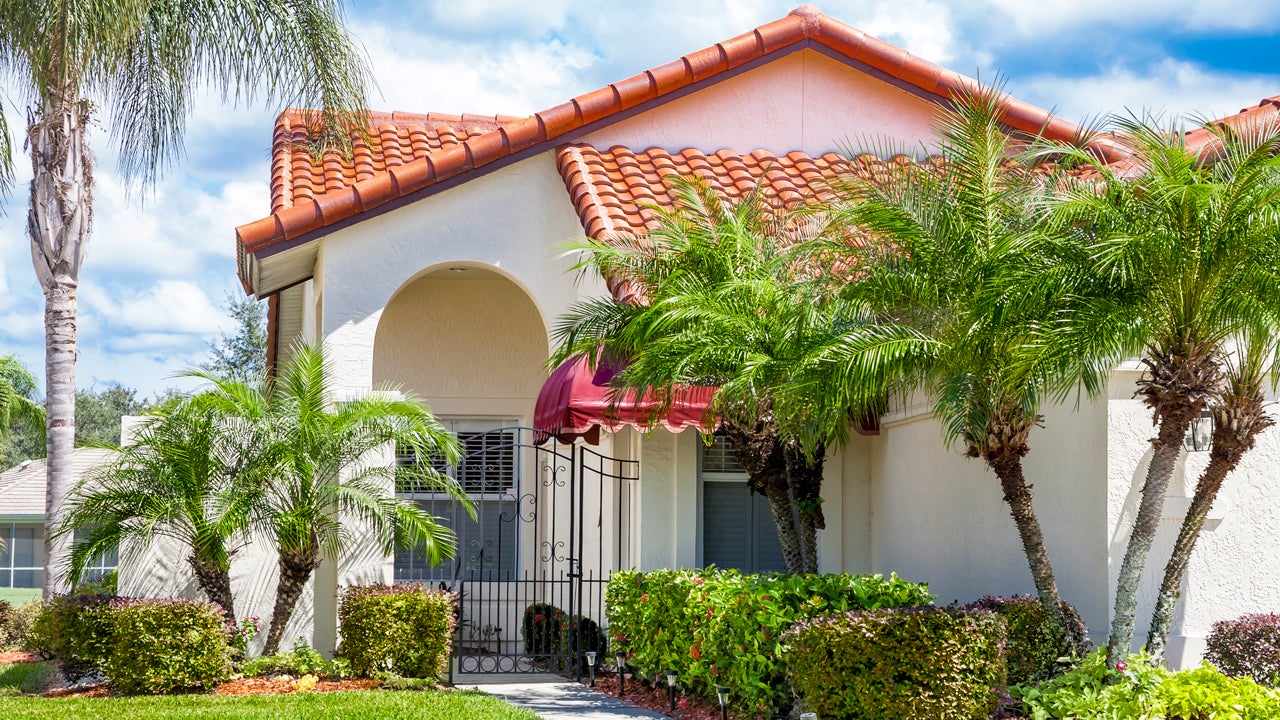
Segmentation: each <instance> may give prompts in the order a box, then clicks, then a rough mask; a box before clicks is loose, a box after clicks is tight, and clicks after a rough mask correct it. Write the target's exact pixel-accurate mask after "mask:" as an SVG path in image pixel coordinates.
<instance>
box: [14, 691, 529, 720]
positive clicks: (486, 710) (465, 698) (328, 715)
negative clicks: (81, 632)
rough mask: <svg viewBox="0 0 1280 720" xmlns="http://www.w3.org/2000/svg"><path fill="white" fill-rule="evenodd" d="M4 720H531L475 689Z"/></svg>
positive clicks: (195, 698) (123, 707) (164, 700)
mask: <svg viewBox="0 0 1280 720" xmlns="http://www.w3.org/2000/svg"><path fill="white" fill-rule="evenodd" d="M0 717H3V718H4V719H5V720H61V719H62V718H75V719H76V720H159V719H160V718H166V719H167V718H183V720H187V719H188V718H190V719H192V720H223V719H224V718H225V719H226V720H239V719H241V718H243V719H245V720H333V719H334V718H341V719H342V720H464V719H466V720H470V718H484V719H485V720H537V718H538V716H537V715H534V714H533V713H532V712H530V711H528V710H524V709H520V708H515V707H512V706H510V705H508V704H506V703H505V702H503V701H502V700H499V699H498V698H495V697H493V696H490V695H486V694H484V693H481V692H476V691H454V692H425V693H424V692H393V691H388V690H363V691H353V692H335V693H296V694H291V695H245V696H240V697H227V696H213V695H169V696H144V697H129V698H65V699H51V698H0Z"/></svg>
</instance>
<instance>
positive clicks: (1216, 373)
mask: <svg viewBox="0 0 1280 720" xmlns="http://www.w3.org/2000/svg"><path fill="white" fill-rule="evenodd" d="M1112 126H1113V128H1114V130H1115V132H1114V138H1115V141H1116V143H1117V144H1118V147H1119V148H1121V149H1122V151H1123V152H1124V153H1125V154H1126V155H1128V160H1126V161H1125V162H1123V163H1121V164H1118V165H1108V164H1104V163H1102V162H1100V161H1099V159H1098V158H1097V157H1095V156H1094V155H1093V154H1091V153H1088V152H1082V151H1079V150H1077V149H1074V148H1069V147H1056V148H1053V149H1052V151H1053V152H1055V153H1058V154H1060V155H1063V156H1065V157H1066V159H1067V161H1074V162H1079V163H1083V164H1088V165H1090V166H1091V168H1092V169H1093V170H1094V171H1096V173H1097V175H1098V178H1099V179H1098V181H1097V182H1092V183H1082V184H1079V185H1078V186H1076V187H1074V188H1069V189H1068V191H1067V192H1066V193H1065V196H1064V198H1063V200H1062V202H1061V203H1060V204H1059V210H1060V212H1061V213H1062V215H1063V217H1064V218H1065V221H1066V222H1069V223H1071V224H1073V225H1074V226H1076V227H1080V228H1084V229H1087V230H1088V232H1089V233H1090V234H1091V237H1092V240H1091V245H1090V247H1089V253H1088V256H1087V262H1086V263H1085V264H1084V265H1083V268H1084V270H1083V272H1082V273H1080V275H1079V276H1078V281H1079V284H1077V285H1076V287H1075V289H1074V290H1073V293H1075V296H1076V297H1075V300H1074V301H1073V305H1072V308H1071V311H1070V312H1069V313H1066V314H1063V315H1062V316H1060V320H1061V323H1059V324H1058V325H1056V326H1055V327H1054V328H1052V332H1050V333H1048V334H1047V336H1046V337H1047V340H1046V347H1047V348H1049V351H1048V352H1046V353H1044V357H1045V358H1048V363H1050V364H1054V363H1057V364H1058V365H1059V366H1061V367H1067V368H1070V367H1072V366H1075V365H1078V363H1079V360H1080V359H1081V358H1099V357H1111V358H1113V363H1114V362H1116V361H1118V360H1119V359H1121V358H1123V357H1135V356H1140V357H1141V362H1142V363H1143V365H1144V366H1145V368H1146V372H1145V373H1144V376H1143V378H1142V379H1141V380H1140V381H1139V383H1138V391H1137V393H1138V395H1139V396H1140V397H1142V399H1143V402H1144V403H1146V405H1147V406H1148V407H1149V408H1151V411H1152V415H1153V419H1154V421H1155V424H1156V427H1157V430H1156V437H1155V438H1154V439H1153V440H1152V454H1151V462H1150V465H1149V466H1148V469H1147V474H1146V479H1145V481H1144V483H1143V486H1142V495H1141V500H1140V502H1139V505H1138V512H1137V515H1136V517H1135V519H1134V524H1133V531H1132V534H1131V535H1130V537H1129V543H1128V547H1127V548H1126V550H1125V556H1124V560H1123V562H1122V564H1121V567H1120V574H1119V578H1118V582H1117V586H1116V597H1115V607H1114V612H1113V616H1112V624H1111V636H1110V640H1109V643H1108V659H1109V660H1110V661H1111V662H1113V663H1114V662H1116V661H1117V660H1120V659H1122V658H1123V657H1124V656H1125V655H1127V654H1128V653H1129V651H1130V646H1131V643H1132V638H1133V633H1134V616H1135V614H1136V610H1137V601H1138V587H1139V583H1140V581H1141V577H1142V571H1143V568H1144V567H1145V565H1146V560H1147V556H1148V555H1149V553H1150V550H1151V545H1152V542H1153V540H1154V538H1155V534H1156V531H1157V529H1158V528H1159V525H1160V518H1161V516H1162V514H1163V507H1164V498H1165V495H1166V492H1167V490H1168V486H1169V480H1170V478H1171V477H1172V476H1173V472H1174V469H1175V467H1176V463H1177V460H1178V457H1179V455H1180V454H1181V452H1182V447H1183V438H1185V437H1186V434H1187V430H1188V428H1189V427H1190V425H1191V422H1192V420H1194V419H1195V418H1197V417H1199V416H1200V413H1201V410H1203V409H1204V408H1205V406H1206V404H1207V403H1209V402H1210V401H1211V400H1212V399H1213V398H1214V397H1216V396H1217V395H1218V393H1219V391H1220V388H1221V387H1222V383H1223V381H1224V362H1225V359H1226V351H1227V342H1228V340H1229V339H1230V338H1233V337H1237V336H1239V335H1241V334H1242V333H1244V332H1245V331H1251V329H1252V328H1256V327H1266V325H1267V323H1268V322H1269V318H1270V317H1271V316H1272V314H1273V312H1274V310H1273V308H1272V306H1273V305H1274V303H1275V298H1276V297H1277V296H1278V295H1280V284H1278V283H1277V278H1276V277H1275V275H1274V272H1273V263H1274V259H1275V258H1276V257H1277V253H1276V244H1277V242H1280V226H1278V225H1277V222H1278V219H1277V212H1276V210H1277V207H1280V204H1278V203H1280V192H1278V189H1280V186H1278V185H1277V178H1276V173H1277V172H1278V171H1280V168H1278V167H1277V163H1276V161H1275V160H1274V158H1273V155H1274V153H1275V151H1276V150H1277V148H1278V146H1277V132H1276V129H1275V128H1274V127H1267V128H1262V129H1260V130H1258V131H1256V132H1243V133H1242V132H1239V131H1232V132H1226V131H1222V130H1218V129H1214V128H1210V130H1211V132H1214V133H1216V141H1215V142H1212V143H1209V144H1208V145H1206V146H1205V148H1204V149H1203V150H1202V151H1199V152H1197V151H1193V150H1192V149H1190V148H1188V147H1187V145H1186V142H1185V135H1184V134H1183V133H1182V131H1181V130H1180V129H1179V128H1178V127H1176V126H1175V127H1173V128H1167V127H1162V126H1161V123H1160V121H1159V119H1158V118H1152V117H1149V116H1148V117H1138V118H1115V119H1113V121H1112ZM1055 348H1056V349H1055ZM1069 374H1070V373H1069V372H1068V373H1067V375H1068V376H1069ZM1234 383H1235V381H1230V382H1228V387H1230V386H1231V385H1234ZM1247 387H1248V383H1246V384H1245V386H1242V387H1241V388H1237V389H1239V390H1243V391H1244V392H1245V394H1246V395H1247V394H1248V390H1247ZM1246 412H1248V413H1252V412H1254V411H1253V410H1247V411H1246ZM1205 489H1206V491H1207V490H1208V489H1209V488H1208V486H1206V488H1205ZM1198 494H1199V491H1198ZM1206 509H1207V508H1206ZM1196 532H1197V533H1198V529H1197V530H1196ZM1184 547H1187V546H1185V545H1184Z"/></svg>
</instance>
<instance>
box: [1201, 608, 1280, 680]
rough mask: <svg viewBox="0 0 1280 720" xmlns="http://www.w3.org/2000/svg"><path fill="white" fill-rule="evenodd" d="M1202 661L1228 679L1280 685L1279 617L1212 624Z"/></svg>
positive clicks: (1242, 618)
mask: <svg viewBox="0 0 1280 720" xmlns="http://www.w3.org/2000/svg"><path fill="white" fill-rule="evenodd" d="M1205 642H1206V644H1207V645H1208V650H1207V652H1205V659H1206V660H1208V661H1209V662H1211V663H1213V664H1214V665H1216V666H1217V667H1218V669H1220V670H1222V672H1224V673H1226V674H1227V675H1229V676H1231V677H1245V676H1248V677H1251V678H1253V679H1254V680H1255V681H1257V682H1258V683H1261V684H1263V685H1280V615H1262V614H1256V615H1245V616H1243V617H1239V618H1236V619H1235V620H1223V621H1221V622H1216V623H1214V624H1213V629H1211V630H1210V631H1209V636H1208V637H1207V638H1205Z"/></svg>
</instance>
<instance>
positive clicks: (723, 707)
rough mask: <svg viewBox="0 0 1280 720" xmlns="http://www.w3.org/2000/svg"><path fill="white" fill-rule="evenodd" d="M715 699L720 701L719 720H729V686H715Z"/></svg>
mask: <svg viewBox="0 0 1280 720" xmlns="http://www.w3.org/2000/svg"><path fill="white" fill-rule="evenodd" d="M716 699H717V700H719V701H720V720H729V686H728V685H717V686H716Z"/></svg>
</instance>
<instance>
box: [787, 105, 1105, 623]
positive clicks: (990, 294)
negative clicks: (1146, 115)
mask: <svg viewBox="0 0 1280 720" xmlns="http://www.w3.org/2000/svg"><path fill="white" fill-rule="evenodd" d="M1001 112H1002V111H1001V102H1000V95H999V93H998V92H996V91H994V90H990V89H982V90H977V91H975V92H973V93H972V94H969V95H965V96H961V97H958V98H956V102H955V105H954V107H953V108H950V109H946V110H943V111H940V113H939V115H938V118H937V120H936V126H937V133H938V139H939V146H938V150H937V153H938V154H937V155H936V156H935V157H934V158H933V160H932V161H930V162H918V163H884V165H883V166H882V167H881V168H880V169H876V166H875V165H873V166H872V169H871V170H870V171H868V172H864V173H863V174H862V175H861V176H855V177H853V178H851V179H850V180H849V181H848V182H847V183H846V184H845V185H844V186H843V188H842V189H841V192H842V195H843V199H842V201H841V205H840V209H841V212H842V215H843V217H844V218H845V220H846V221H847V222H848V223H849V224H850V226H851V227H853V228H855V229H856V232H854V233H851V234H849V235H847V236H845V237H840V238H836V242H835V243H832V242H830V241H827V242H825V243H822V244H819V245H818V246H817V247H816V248H815V249H814V251H815V252H816V253H817V254H818V255H819V256H821V255H826V256H827V257H829V258H834V259H835V260H836V261H837V263H838V265H837V266H836V267H835V268H834V269H833V270H830V271H828V273H827V275H828V276H834V277H845V276H850V270H849V269H850V268H853V269H854V272H853V273H852V276H851V279H850V281H849V282H848V283H847V284H846V285H845V286H844V287H843V289H841V290H840V292H842V293H843V294H844V296H845V297H846V298H847V299H848V301H849V302H850V303H851V304H853V305H855V306H859V307H861V308H863V312H864V314H865V319H864V320H863V321H862V322H858V323H853V324H850V325H848V326H847V327H846V328H845V329H844V332H842V333H841V334H840V335H838V336H836V337H835V338H833V341H832V343H831V344H830V345H829V346H828V347H825V348H822V349H821V351H820V352H819V353H818V354H816V355H815V356H813V357H811V358H808V359H806V362H805V363H804V364H803V365H802V366H801V367H800V369H799V372H798V373H797V375H796V379H795V382H800V383H805V384H807V385H808V386H810V387H812V388H814V389H815V390H816V389H825V394H822V395H819V394H816V393H812V394H813V395H814V396H815V397H819V398H825V400H824V401H825V402H830V403H834V404H836V405H837V406H840V405H847V404H849V402H850V399H849V398H851V397H853V398H856V397H860V396H865V395H866V394H867V393H868V392H869V388H868V387H867V383H868V381H871V382H874V383H877V384H880V383H887V387H888V389H890V390H891V391H892V392H893V394H894V395H896V396H898V397H899V398H903V399H905V398H906V397H907V396H909V395H911V394H912V393H915V392H924V393H926V394H927V395H928V397H930V398H931V399H932V400H933V403H934V414H935V415H936V416H937V417H938V419H939V420H940V421H941V424H942V429H943V433H944V438H945V441H946V442H947V444H948V445H950V444H953V443H956V442H959V443H960V444H961V446H962V447H963V448H964V450H965V454H966V455H967V456H968V457H971V458H981V459H982V460H983V461H984V462H985V463H986V465H987V466H988V467H989V468H990V469H991V470H992V472H993V473H994V474H995V475H996V478H997V479H998V480H999V481H1000V487H1001V490H1002V491H1003V493H1004V500H1005V502H1006V503H1007V504H1008V506H1009V511H1010V514H1011V515H1012V517H1013V520H1014V524H1015V526H1016V527H1017V530H1018V535H1019V537H1020V539H1021V542H1022V548H1023V551H1024V553H1025V554H1026V557H1027V563H1028V566H1029V567H1030V570H1031V576H1032V579H1033V580H1034V582H1035V588H1036V592H1037V594H1038V595H1039V598H1040V601H1041V602H1042V603H1043V605H1044V607H1045V609H1046V612H1047V613H1048V614H1049V616H1050V617H1051V618H1057V617H1059V615H1060V611H1061V599H1060V597H1059V592H1058V587H1057V582H1056V579H1055V577H1054V573H1053V567H1052V564H1051V562H1050V559H1049V551H1048V548H1047V547H1046V545H1045V542H1044V534H1043V531H1042V530H1041V527H1040V522H1039V518H1038V516H1037V514H1036V512H1035V508H1034V506H1033V503H1032V493H1031V485H1030V484H1029V483H1028V482H1027V480H1026V476H1025V473H1024V470H1023V461H1024V458H1025V457H1026V455H1027V453H1028V452H1029V451H1030V436H1031V432H1032V430H1033V429H1034V428H1035V427H1036V426H1037V425H1040V424H1041V421H1042V417H1041V415H1040V406H1041V403H1042V402H1043V401H1044V399H1045V398H1044V392H1043V389H1042V388H1043V383H1042V382H1041V379H1040V378H1039V377H1037V376H1036V375H1034V374H1033V373H1029V372H1027V371H1025V370H1024V367H1025V363H1023V362H1022V361H1021V356H1022V354H1023V353H1024V352H1025V347H1026V341H1027V339H1028V338H1029V337H1030V336H1031V335H1032V334H1033V333H1034V331H1035V328H1036V326H1037V324H1038V323H1039V322H1040V320H1041V318H1043V317H1045V316H1046V315H1047V314H1049V313H1051V312H1052V311H1053V309H1054V307H1055V304H1056V303H1057V302H1058V301H1059V300H1060V299H1061V293H1060V292H1058V290H1057V288H1058V287H1059V283H1058V281H1057V276H1058V275H1059V274H1060V273H1061V272H1062V270H1061V269H1060V265H1061V255H1062V253H1064V252H1070V248H1071V245H1070V243H1069V242H1068V238H1067V237H1065V236H1064V234H1063V233H1062V232H1060V231H1059V230H1058V229H1057V228H1056V227H1055V226H1054V225H1052V224H1051V223H1050V222H1049V217H1048V216H1047V215H1046V213H1045V211H1044V207H1045V205H1044V203H1045V200H1046V196H1047V195H1048V192H1047V187H1049V186H1051V185H1052V184H1053V183H1054V182H1056V179H1054V178H1052V176H1051V175H1049V174H1046V173H1045V172H1044V171H1043V170H1041V171H1039V172H1038V171H1037V168H1036V167H1034V166H1033V165H1032V164H1031V163H1030V162H1029V161H1023V160H1022V159H1014V158H1015V156H1016V154H1017V151H1018V150H1019V148H1020V146H1021V147H1025V142H1026V141H1027V140H1029V138H1022V139H1021V140H1016V139H1011V138H1010V137H1009V135H1008V134H1007V130H1006V129H1005V127H1004V126H1003V125H1002V124H1001ZM841 268H844V269H843V271H842V270H841ZM1088 387H1089V390H1090V391H1095V392H1096V391H1097V390H1098V389H1100V388H1101V387H1103V385H1102V378H1100V377H1093V378H1090V383H1089V384H1088ZM820 416H824V417H835V415H834V414H832V413H821V414H820ZM828 432H830V431H828Z"/></svg>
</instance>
